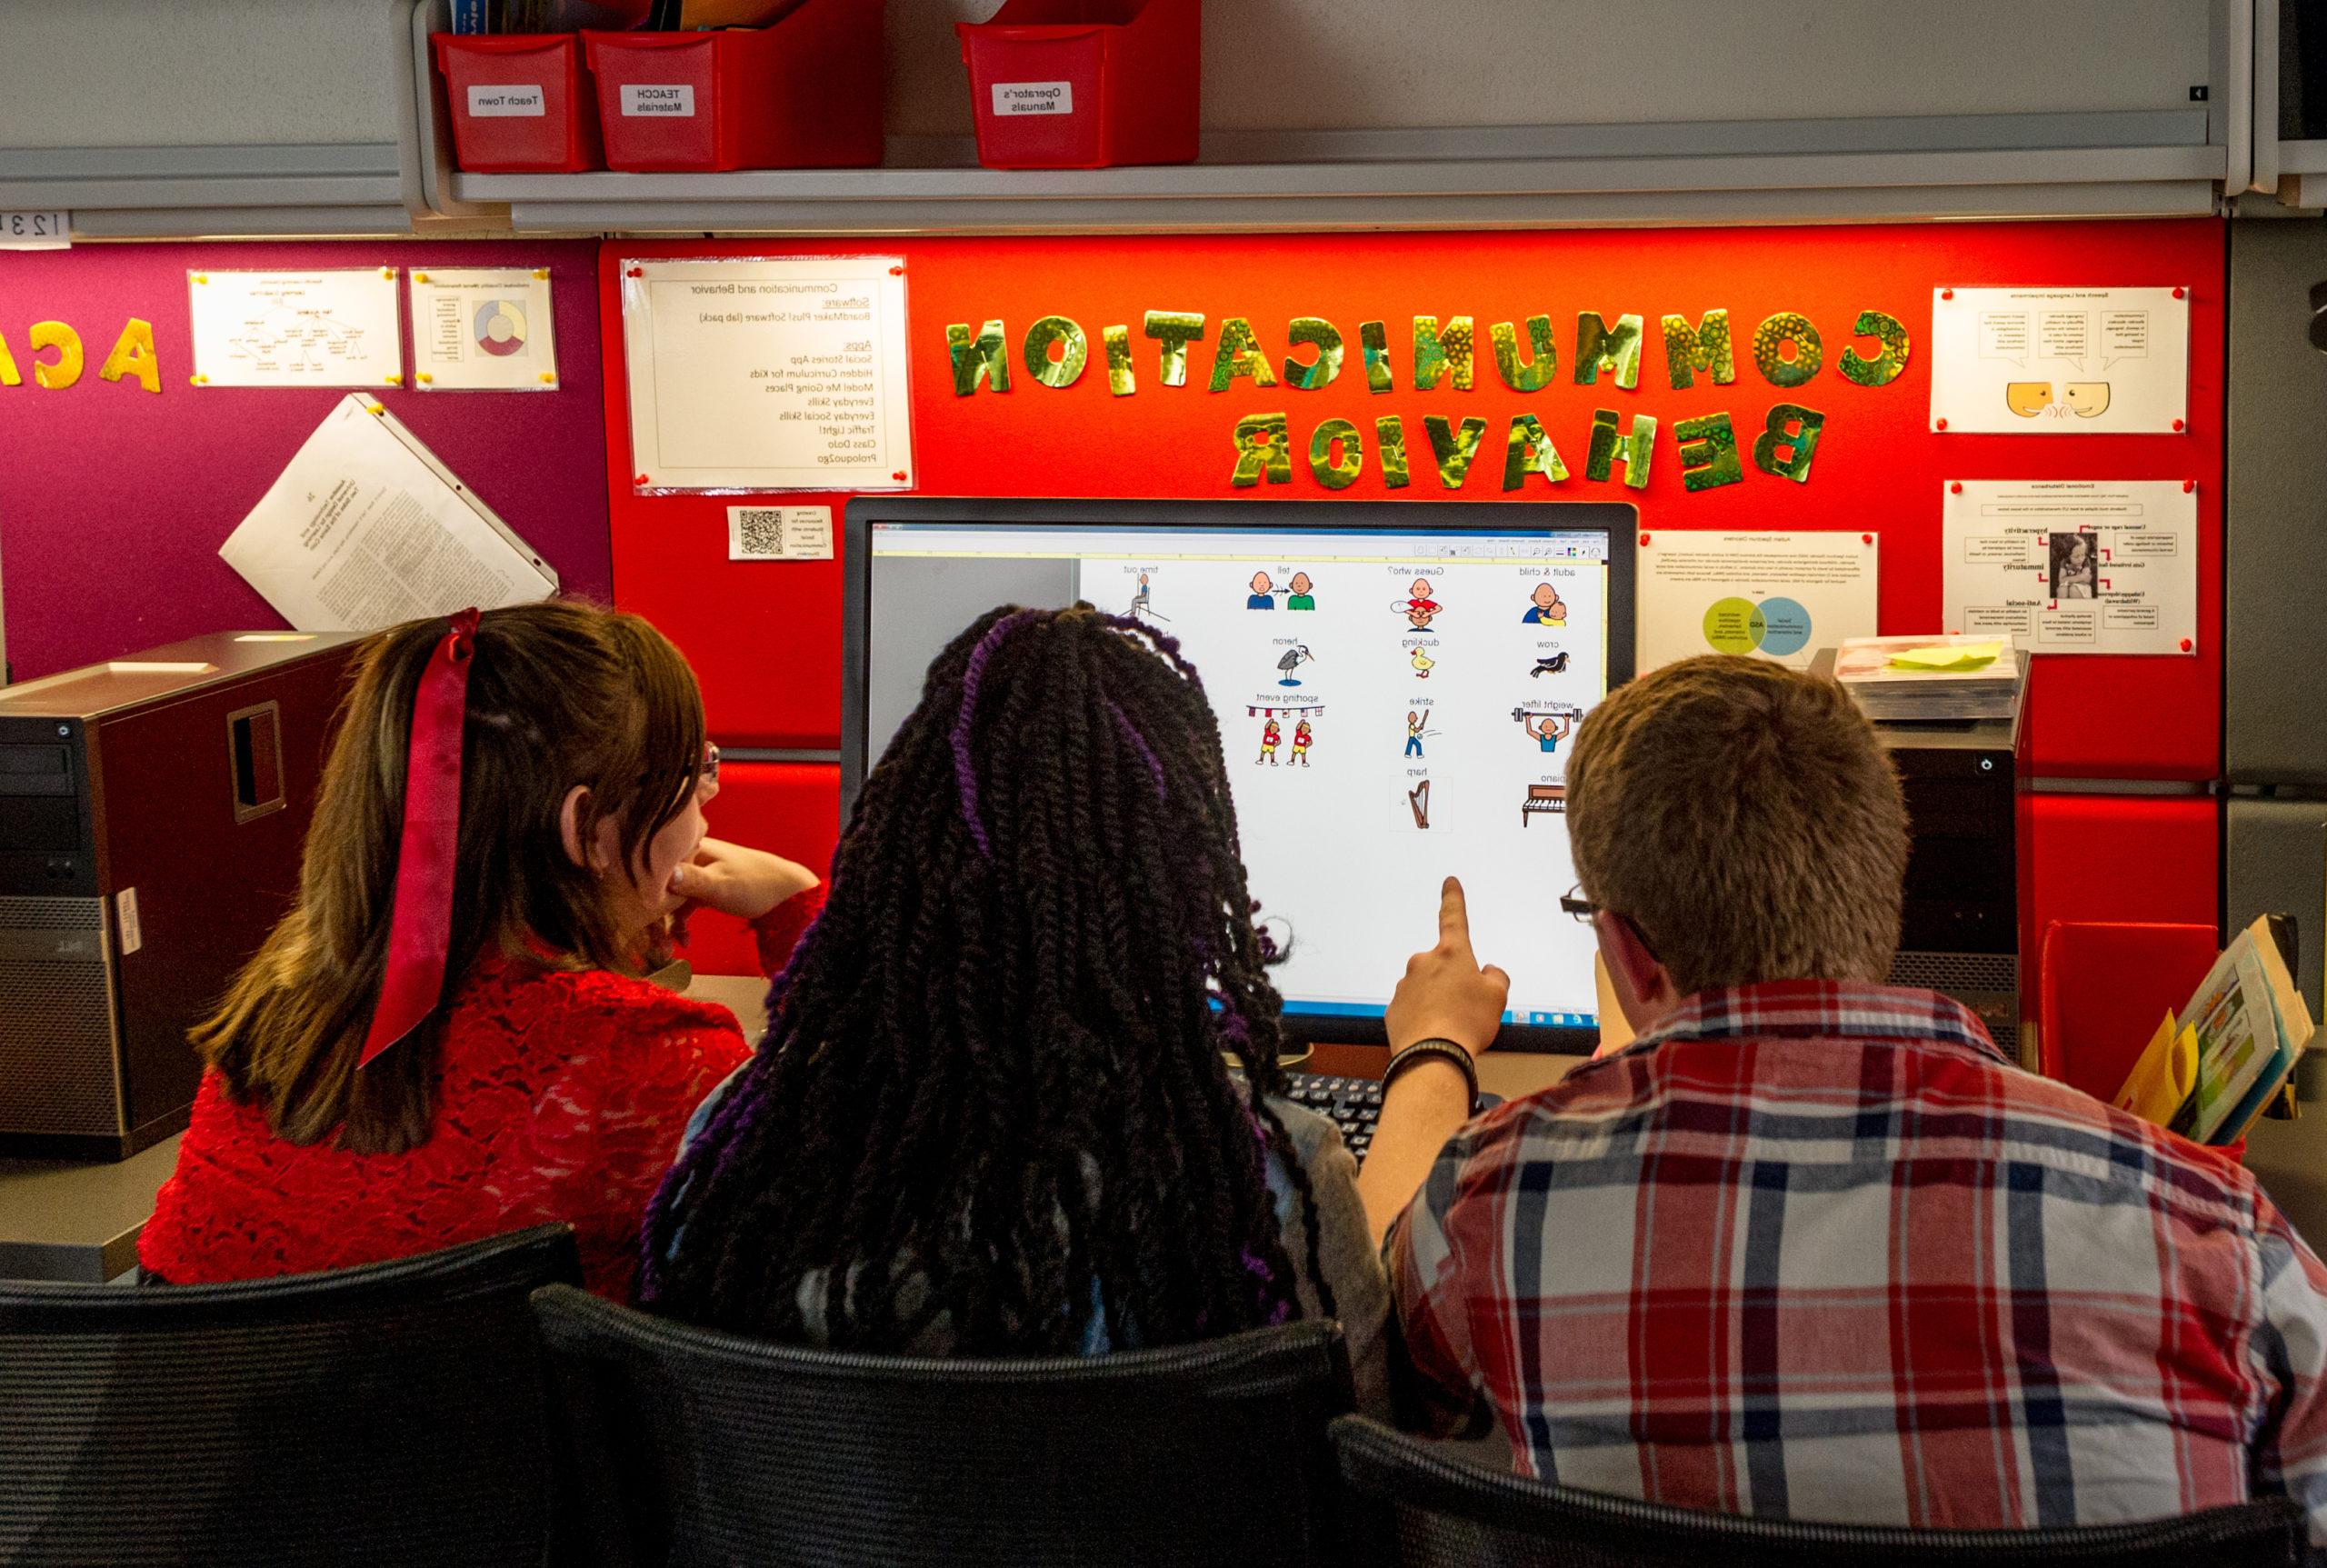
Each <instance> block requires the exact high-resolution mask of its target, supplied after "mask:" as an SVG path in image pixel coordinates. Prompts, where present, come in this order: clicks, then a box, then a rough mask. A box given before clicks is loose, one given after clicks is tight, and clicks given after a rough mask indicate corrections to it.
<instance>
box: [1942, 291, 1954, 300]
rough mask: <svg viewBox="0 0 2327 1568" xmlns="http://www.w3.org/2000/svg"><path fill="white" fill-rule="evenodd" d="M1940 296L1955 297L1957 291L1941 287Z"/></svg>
mask: <svg viewBox="0 0 2327 1568" xmlns="http://www.w3.org/2000/svg"><path fill="white" fill-rule="evenodd" d="M1939 297H1940V298H1942V299H1953V298H1954V297H1955V291H1954V290H1953V289H1952V288H1943V289H1941V290H1940V291H1939Z"/></svg>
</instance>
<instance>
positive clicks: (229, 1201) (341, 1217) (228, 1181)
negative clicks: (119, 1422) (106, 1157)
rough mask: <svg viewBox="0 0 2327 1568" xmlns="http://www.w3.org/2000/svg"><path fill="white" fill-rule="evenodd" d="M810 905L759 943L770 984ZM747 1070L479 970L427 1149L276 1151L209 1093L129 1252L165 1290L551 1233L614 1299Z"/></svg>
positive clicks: (614, 1009)
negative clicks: (642, 1236) (670, 1182)
mask: <svg viewBox="0 0 2327 1568" xmlns="http://www.w3.org/2000/svg"><path fill="white" fill-rule="evenodd" d="M823 907H824V888H823V887H822V885H818V886H816V887H813V888H810V889H809V890H808V891H807V892H805V893H802V894H798V895H797V896H795V897H794V898H792V899H790V900H787V901H786V902H785V903H784V904H780V905H778V906H777V907H776V908H775V909H774V910H771V911H770V912H769V913H768V914H766V915H764V917H762V919H761V920H760V921H759V922H758V923H757V924H755V925H754V933H755V934H756V935H757V936H758V939H759V949H760V958H761V962H762V964H763V965H764V967H765V968H766V969H767V971H768V973H770V974H773V973H774V971H775V969H776V967H777V966H778V965H779V964H782V963H783V961H784V956H785V955H786V954H789V953H790V952H791V950H792V944H793V943H794V941H796V940H797V939H798V937H799V935H800V934H801V933H802V932H803V931H804V930H805V929H807V925H808V923H809V922H810V921H811V920H813V919H814V917H815V914H816V912H817V911H818V910H820V909H822V908H823ZM747 1054H749V1052H748V1049H747V1048H746V1046H745V1045H744V1035H743V1031H742V1030H741V1029H740V1028H739V1027H738V1026H737V1024H736V1022H735V1015H734V1014H733V1013H730V1012H729V1011H728V1010H727V1009H726V1008H724V1007H722V1006H720V1005H719V1004H716V1003H711V1002H701V1001H690V1000H689V999H688V998H686V997H684V996H682V995H680V994H677V993H675V992H672V991H666V990H664V988H663V987H661V986H658V985H655V984H651V983H649V982H647V981H644V980H639V979H634V978H632V977H631V976H628V975H624V974H610V973H608V972H606V971H604V970H590V971H584V972H582V973H578V974H577V973H566V972H561V971H555V970H544V969H542V968H540V967H539V966H537V965H535V964H529V963H526V962H524V961H522V960H512V959H510V958H508V957H506V956H504V955H503V954H498V953H494V954H488V955H487V956H485V957H484V958H483V959H481V960H479V961H478V963H477V964H476V966H475V967H474V969H473V970H471V971H470V973H469V976H468V978H467V979H466V980H465V981H464V982H463V983H462V984H461V987H460V989H459V991H458V992H457V993H456V994H455V995H454V1001H453V1004H452V1015H451V1018H450V1020H449V1021H448V1023H447V1025H446V1028H445V1032H444V1075H443V1077H442V1078H441V1079H440V1080H439V1082H438V1084H437V1086H436V1104H435V1124H434V1129H433V1130H432V1131H431V1133H430V1134H429V1137H428V1141H427V1142H426V1143H424V1144H421V1145H420V1146H419V1147H418V1148H416V1149H412V1150H409V1151H407V1152H405V1153H404V1154H349V1153H348V1152H346V1151H345V1150H344V1149H340V1148H338V1147H335V1145H334V1144H331V1143H330V1142H328V1141H326V1142H324V1143H318V1144H290V1143H285V1141H283V1140H282V1139H280V1138H277V1137H276V1136H275V1134H274V1133H273V1132H271V1131H270V1130H269V1129H268V1126H267V1122H266V1112H265V1108H264V1107H262V1106H260V1105H257V1104H240V1103H237V1102H236V1101H235V1100H234V1099H233V1098H231V1097H230V1096H229V1095H228V1094H226V1092H225V1081H224V1080H223V1079H221V1078H220V1077H219V1075H218V1074H215V1073H210V1074H205V1075H204V1078H203V1082H202V1088H201V1091H200V1093H199V1094H197V1095H196V1097H195V1103H194V1124H193V1125H192V1126H191V1127H190V1128H189V1129H188V1130H187V1132H186V1134H185V1142H184V1143H182V1144H180V1145H179V1146H178V1164H177V1170H176V1172H175V1174H173V1175H172V1176H171V1177H170V1179H169V1180H168V1181H167V1182H166V1183H163V1186H162V1190H161V1193H160V1194H159V1195H158V1196H157V1197H156V1198H155V1204H154V1217H153V1218H152V1219H151V1220H149V1221H147V1222H146V1224H145V1233H143V1234H142V1235H141V1236H140V1237H139V1238H138V1243H137V1255H138V1259H139V1261H140V1262H142V1263H144V1264H145V1267H146V1268H148V1269H149V1270H151V1271H153V1272H154V1273H157V1274H160V1275H161V1276H163V1277H164V1278H165V1279H167V1280H169V1281H171V1282H172V1283H177V1284H204V1283H215V1282H219V1281H225V1280H244V1279H257V1278H261V1277H265V1276H267V1275H273V1274H285V1273H305V1272H308V1271H310V1270H315V1269H329V1268H341V1267H345V1266H347V1265H349V1264H354V1263H377V1262H380V1261H382V1260H384V1259H387V1258H395V1257H404V1256H409V1255H410V1254H413V1253H424V1252H432V1251H434V1250H435V1249H436V1248H438V1247H446V1246H452V1245H454V1244H455V1243H461V1242H468V1241H475V1240H477V1239H479V1238H481V1237H484V1236H489V1235H494V1234H497V1233H500V1232H503V1231H510V1230H516V1229H519V1228H521V1227H523V1226H525V1225H533V1224H540V1223H544V1222H545V1221H551V1220H565V1221H568V1222H570V1223H572V1224H573V1226H574V1233H575V1236H576V1239H577V1240H578V1241H579V1243H580V1244H581V1251H582V1270H583V1274H584V1279H585V1281H586V1283H588V1284H589V1286H590V1288H591V1289H592V1290H594V1291H595V1292H597V1293H599V1294H601V1295H606V1296H612V1297H614V1298H616V1299H618V1300H626V1299H628V1296H629V1293H630V1286H631V1279H632V1275H633V1274H634V1273H635V1271H636V1267H637V1252H638V1222H639V1216H640V1213H642V1212H643V1211H644V1208H645V1206H646V1200H647V1199H648V1198H649V1197H651V1196H652V1195H653V1194H654V1188H655V1185H656V1183H659V1182H660V1181H661V1180H662V1177H663V1173H664V1170H665V1169H666V1168H667V1167H668V1166H669V1165H670V1163H671V1159H672V1157H673V1155H674V1154H676V1153H677V1151H678V1146H679V1135H680V1134H681V1132H682V1131H683V1130H684V1128H685V1126H686V1122H687V1117H688V1116H689V1115H690V1114H692V1113H693V1112H694V1108H695V1105H696V1104H697V1103H698V1102H699V1101H701V1100H702V1099H703V1097H704V1095H705V1094H709V1093H710V1092H711V1090H712V1088H713V1087H714V1085H716V1084H718V1083H719V1081H720V1080H721V1079H722V1078H724V1077H725V1076H726V1074H728V1073H730V1072H732V1071H733V1070H734V1068H735V1066H736V1065H737V1064H739V1063H741V1062H742V1061H743V1060H744V1057H745V1056H746V1055H747Z"/></svg>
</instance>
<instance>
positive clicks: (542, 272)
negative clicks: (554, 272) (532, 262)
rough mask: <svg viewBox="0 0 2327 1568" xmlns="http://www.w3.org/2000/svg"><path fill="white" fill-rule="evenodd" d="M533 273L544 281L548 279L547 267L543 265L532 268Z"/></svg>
mask: <svg viewBox="0 0 2327 1568" xmlns="http://www.w3.org/2000/svg"><path fill="white" fill-rule="evenodd" d="M534 276H535V277H537V278H540V279H542V280H543V281H544V283H546V282H547V281H548V280H549V268H547V267H545V266H537V267H535V268H534Z"/></svg>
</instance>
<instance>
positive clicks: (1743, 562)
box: [1637, 529, 1881, 671]
mask: <svg viewBox="0 0 2327 1568" xmlns="http://www.w3.org/2000/svg"><path fill="white" fill-rule="evenodd" d="M1641 537H1642V544H1641V547H1640V554H1639V557H1638V559H1639V563H1640V612H1639V614H1640V619H1639V628H1640V629H1639V633H1638V647H1637V653H1638V659H1637V663H1638V665H1639V667H1640V669H1642V670H1643V671H1648V670H1653V669H1654V668H1656V667H1657V666H1658V665H1660V664H1671V663H1673V661H1674V660H1675V659H1685V658H1689V657H1691V656H1693V655H1694V654H1759V655H1760V656H1762V657H1763V658H1765V659H1773V660H1775V661H1776V662H1777V663H1779V664H1785V665H1789V666H1791V667H1792V668H1794V669H1798V670H1799V669H1807V668H1809V666H1810V662H1811V660H1812V659H1813V658H1815V657H1816V656H1817V654H1818V650H1819V649H1821V648H1835V647H1840V646H1841V645H1842V644H1843V639H1844V638H1846V637H1871V636H1873V635H1874V633H1875V595H1874V591H1875V584H1876V581H1877V573H1876V570H1875V565H1876V561H1877V559H1878V556H1879V554H1880V549H1881V543H1880V542H1881V535H1879V534H1861V533H1823V532H1822V533H1802V534H1720V533H1711V532H1693V531H1690V530H1686V529H1662V530H1657V531H1655V532H1653V533H1649V534H1643V535H1642V536H1641Z"/></svg>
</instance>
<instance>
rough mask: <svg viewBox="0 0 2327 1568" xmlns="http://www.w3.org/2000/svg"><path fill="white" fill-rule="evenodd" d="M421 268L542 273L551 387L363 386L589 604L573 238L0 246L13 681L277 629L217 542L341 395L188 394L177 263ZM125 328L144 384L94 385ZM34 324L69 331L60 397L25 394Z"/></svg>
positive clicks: (593, 418)
mask: <svg viewBox="0 0 2327 1568" xmlns="http://www.w3.org/2000/svg"><path fill="white" fill-rule="evenodd" d="M432 265H433V266H480V267H485V266H528V267H534V266H546V267H548V268H550V269H551V273H552V280H551V289H552V295H553V308H554V312H555V316H556V334H557V368H558V379H559V385H558V387H557V390H555V391H554V392H527V393H500V392H428V393H420V392H413V391H409V390H399V389H395V388H382V389H380V390H379V391H378V393H377V395H378V396H379V397H380V400H381V401H382V402H383V403H385V404H387V405H388V407H389V408H391V409H392V410H394V413H395V415H396V417H397V418H399V419H401V420H403V421H404V424H407V425H409V426H410V427H411V428H412V430H413V432H414V434H416V435H417V436H418V437H419V438H420V439H421V440H422V441H423V442H424V443H425V444H427V446H428V447H429V449H430V450H431V451H433V452H434V453H435V454H436V455H437V456H438V457H439V458H440V459H442V460H443V461H444V464H445V465H446V466H447V467H449V468H450V469H451V470H452V471H453V472H454V474H456V475H458V476H459V477H460V478H461V480H462V481H463V482H464V483H465V484H469V485H470V486H472V487H473V488H474V490H475V491H476V493H477V494H479V495H480V496H482V497H483V498H484V501H485V503H486V504H489V505H490V506H492V507H493V508H494V511H496V512H498V513H499V514H501V516H502V518H503V519H504V521H505V522H507V523H508V524H509V525H510V526H511V527H512V528H514V529H515V530H516V531H517V533H518V534H519V535H520V536H522V537H523V538H524V540H525V541H526V542H527V543H529V544H532V545H533V547H534V549H535V550H536V551H537V552H539V553H540V554H541V555H542V557H543V558H544V560H546V561H548V562H549V564H551V565H552V566H553V567H554V568H555V569H556V571H557V574H558V575H559V577H560V579H561V580H562V581H563V583H564V587H565V589H566V591H567V592H569V593H574V594H584V595H586V596H588V597H591V598H594V599H598V600H601V601H603V600H605V599H608V598H610V597H611V596H612V594H613V565H612V557H611V547H610V544H609V542H608V537H607V524H606V491H605V484H604V473H605V470H604V439H605V424H604V397H603V392H602V388H601V380H600V367H601V363H602V355H601V353H600V343H599V336H598V311H597V298H596V270H595V269H596V265H597V245H596V244H595V243H594V242H593V241H587V240H527V241H522V242H490V243H484V242H436V243H427V242H412V241H406V242H403V243H398V242H394V241H368V240H365V241H327V242H313V243H309V242H300V243H295V244H223V243H222V244H202V243H195V244H170V245H81V246H77V247H75V248H74V249H72V250H69V251H35V252H10V253H0V336H5V340H6V342H7V345H8V347H9V350H10V352H11V354H12V355H13V356H14V358H15V362H16V366H17V368H18V370H19V371H20V372H21V373H22V375H23V384H22V385H17V386H5V385H0V459H5V460H0V594H5V613H6V623H5V624H6V636H7V653H8V659H9V663H10V664H12V665H13V666H14V673H15V678H16V679H18V680H26V679H30V678H32V677H34V676H36V675H43V674H51V673H53V672H55V671H57V670H61V669H69V668H71V667H73V666H75V665H76V664H88V663H91V662H93V661H95V660H100V659H105V658H111V657H115V656H118V655H120V654H125V653H131V652H134V651H135V650H137V649H140V648H147V647H153V646H155V645H157V644H163V643H168V642H174V641H175V640H177V639H178V638H181V637H188V636H193V635H195V634H199V633H203V632H212V631H217V630H220V629H222V628H226V627H235V628H242V627H272V626H279V625H281V624H283V622H282V620H281V618H280V617H279V616H277V615H276V614H275V612H274V611H273V610H272V609H271V608H270V607H269V606H268V605H267V604H266V601H265V600H264V599H262V598H260V597H259V595H258V594H257V593H256V592H255V590H253V589H252V588H251V587H250V585H249V584H246V583H245V582H244V581H243V580H242V578H241V577H240V576H239V575H237V574H235V571H234V570H233V569H232V568H231V567H229V566H228V565H227V564H225V562H224V561H222V560H220V559H219V558H218V546H219V545H220V544H222V543H224V542H225V538H226V535H227V534H230V533H232V532H233V531H234V528H235V524H238V523H240V522H241V521H242V519H243V516H244V514H245V513H246V512H247V511H249V509H250V508H251V506H252V505H253V504H255V503H256V502H257V501H258V499H259V497H260V496H261V495H263V494H265V492H266V488H267V486H268V485H269V484H273V483H274V481H275V475H276V474H278V473H279V472H280V471H281V470H282V468H283V466H284V464H286V463H288V462H289V461H290V459H291V456H292V454H294V453H295V452H296V451H297V450H298V449H299V446H300V444H301V443H303V442H304V441H305V440H306V438H307V436H308V435H309V434H311V433H312V432H313V431H314V429H315V426H316V425H317V424H319V423H321V422H322V420H323V417H324V415H325V413H326V412H327V411H328V410H329V409H330V408H331V406H332V404H334V403H335V402H337V401H338V399H339V398H341V397H342V396H344V395H345V391H344V390H333V389H326V388H313V389H309V388H300V389H296V390H281V391H279V390H273V389H245V388H215V389H196V388H195V387H194V386H193V385H191V384H190V382H189V379H188V378H189V377H190V376H191V375H193V373H194V357H193V348H192V343H191V339H190V335H189V325H188V321H187V314H188V307H187V304H186V280H185V275H186V273H187V272H188V271H189V270H195V269H205V268H216V269H222V270H223V269H228V268H254V269H270V270H289V269H297V268H315V267H355V266H398V267H404V268H411V267H420V268H423V269H425V268H427V267H429V266H432ZM399 286H400V287H401V285H399ZM133 316H135V317H138V318H140V319H142V320H145V321H146V322H149V323H151V324H152V325H153V328H154V342H155V351H156V353H157V355H158V356H159V358H160V361H161V388H162V389H161V391H160V393H159V394H153V393H148V392H146V391H145V390H144V389H143V388H141V387H140V386H138V385H136V383H135V380H134V379H129V378H125V379H123V380H121V381H118V382H106V381H101V380H99V379H98V376H97V369H98V366H99V365H102V364H103V363H104V361H105V355H106V354H107V353H108V351H109V350H110V349H111V348H112V346H113V345H114V342H115V339H116V338H117V337H118V336H119V335H120V334H121V331H122V328H123V326H124V325H125V323H126V322H127V321H128V319H129V318H130V317H133ZM40 321H61V322H64V323H65V324H67V325H70V326H72V327H73V328H74V330H75V332H77V333H78V334H79V335H80V337H81V341H82V346H83V349H84V352H85V355H86V358H87V363H86V368H85V370H84V371H83V372H82V375H81V378H80V380H79V381H78V382H76V383H75V385H71V386H69V387H60V388H55V389H48V388H43V387H41V386H38V385H35V377H34V375H33V355H32V353H31V345H30V344H29V343H28V342H27V333H28V329H29V328H30V326H31V325H32V324H33V323H35V322H40ZM410 330H411V329H410V325H409V324H408V323H407V324H406V328H405V331H406V341H407V344H409V341H410ZM43 357H44V358H52V359H53V358H54V357H55V355H53V354H50V355H43ZM407 357H408V355H407ZM407 373H409V365H407Z"/></svg>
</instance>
